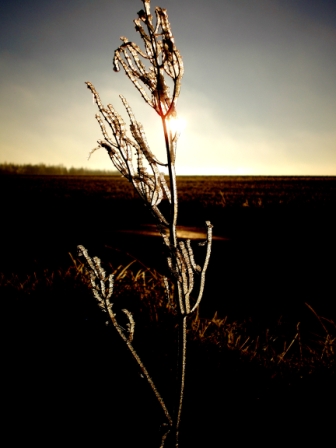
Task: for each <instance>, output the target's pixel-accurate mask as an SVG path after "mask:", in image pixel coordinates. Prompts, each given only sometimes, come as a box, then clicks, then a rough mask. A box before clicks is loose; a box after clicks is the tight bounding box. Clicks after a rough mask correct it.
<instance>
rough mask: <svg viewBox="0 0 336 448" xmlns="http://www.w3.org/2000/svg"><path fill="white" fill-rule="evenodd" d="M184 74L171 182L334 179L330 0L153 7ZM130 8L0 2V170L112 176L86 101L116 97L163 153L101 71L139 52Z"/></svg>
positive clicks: (335, 88) (133, 95)
mask: <svg viewBox="0 0 336 448" xmlns="http://www.w3.org/2000/svg"><path fill="white" fill-rule="evenodd" d="M155 6H161V7H163V8H166V9H167V12H168V16H169V20H170V23H171V26H172V31H173V35H174V38H175V43H176V46H177V48H178V49H179V51H180V53H181V55H182V58H183V62H184V67H185V74H184V77H183V79H182V88H181V94H180V98H179V100H178V107H177V112H178V115H179V117H181V118H183V119H184V120H185V123H186V126H185V129H184V130H183V132H182V135H181V137H180V140H179V144H178V148H177V160H176V170H177V174H181V175H182V174H210V175H212V174H217V175H307V176H310V175H336V2H335V0H220V1H219V0H157V1H156V0H152V2H151V7H152V12H153V14H154V7H155ZM142 8H143V5H142V2H141V1H140V0H120V1H117V0H24V1H22V0H6V1H4V0H0V95H1V101H0V163H5V162H7V163H15V164H28V163H31V164H39V163H44V164H47V165H50V164H51V165H60V164H62V165H64V166H66V167H71V166H73V167H86V168H92V169H97V168H98V169H104V170H105V169H112V168H113V166H112V164H111V161H110V159H109V158H108V155H107V154H106V152H104V150H103V149H101V150H99V151H96V152H95V153H94V154H93V155H92V157H91V159H90V160H89V161H88V160H87V157H88V154H89V152H90V150H92V149H93V148H95V147H96V146H97V140H98V139H101V138H102V136H101V132H100V128H99V126H98V123H97V122H96V120H95V118H94V116H95V114H96V112H97V106H96V105H95V104H93V101H92V95H91V93H90V92H89V90H88V89H87V88H86V86H85V84H84V82H85V81H90V82H92V83H93V84H94V86H95V87H96V89H97V91H98V92H99V94H100V97H101V99H102V102H103V104H105V105H107V104H108V103H112V104H113V106H114V107H115V108H116V109H117V110H118V111H119V112H120V113H121V114H122V115H123V117H125V119H126V117H127V115H126V114H125V113H124V109H123V105H122V103H121V101H120V99H119V94H122V95H124V96H125V97H126V98H127V100H128V102H129V104H130V105H131V107H132V108H133V110H134V113H135V116H136V118H137V120H138V121H140V122H141V123H142V124H143V125H144V128H145V131H146V135H147V138H148V141H149V144H150V146H151V150H152V152H154V154H157V155H158V156H159V157H161V158H162V157H163V155H164V145H163V144H164V140H163V133H162V129H161V122H160V118H159V116H158V115H157V114H156V113H155V112H154V111H153V110H152V109H151V108H150V106H148V105H147V104H146V103H145V102H144V101H143V100H142V98H141V97H140V94H139V92H138V91H137V90H136V89H135V87H134V86H133V85H132V83H131V82H130V80H129V79H128V78H127V77H126V76H125V74H124V73H123V72H122V71H120V72H119V73H115V72H114V71H113V70H112V58H113V54H114V50H115V49H116V48H117V47H118V46H119V45H120V43H121V41H120V40H119V38H120V36H126V37H128V38H129V39H130V40H132V41H135V42H136V43H138V44H139V45H141V39H140V37H139V36H138V34H137V33H136V32H135V30H134V24H133V19H135V18H137V12H138V11H139V10H140V9H142Z"/></svg>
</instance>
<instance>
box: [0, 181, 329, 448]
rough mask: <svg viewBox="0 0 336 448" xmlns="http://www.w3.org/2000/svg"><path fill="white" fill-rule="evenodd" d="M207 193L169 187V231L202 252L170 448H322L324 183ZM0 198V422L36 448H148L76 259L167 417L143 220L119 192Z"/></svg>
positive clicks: (124, 361)
mask: <svg viewBox="0 0 336 448" xmlns="http://www.w3.org/2000/svg"><path fill="white" fill-rule="evenodd" d="M210 180H211V179H204V178H203V179H195V178H184V179H180V186H179V191H180V217H181V221H180V224H181V225H183V226H188V225H191V223H192V224H194V223H195V222H196V224H197V225H199V226H200V227H201V225H202V222H203V221H204V220H205V219H211V221H212V222H213V224H214V226H215V228H214V235H215V237H217V239H215V241H214V247H213V254H212V260H211V266H210V268H209V273H208V278H207V286H206V287H207V290H206V296H205V297H204V299H203V302H202V306H201V309H200V314H198V315H197V316H196V317H195V318H194V319H193V320H190V321H189V340H190V341H191V342H190V345H189V348H188V349H189V364H188V367H187V376H188V383H187V384H188V387H187V390H186V399H185V409H184V412H185V415H186V416H188V418H186V419H185V421H184V423H183V428H182V433H181V446H196V447H197V446H202V447H203V446H211V447H212V446H224V445H225V441H226V440H228V438H231V440H232V438H234V440H235V442H236V445H237V446H239V445H240V444H241V443H243V442H253V441H255V442H257V443H258V444H259V446H260V445H262V446H272V444H273V443H272V440H279V439H282V440H287V439H291V440H292V441H293V442H297V443H300V444H302V443H303V441H304V440H310V438H311V437H312V436H313V435H317V436H318V437H319V441H320V442H319V443H320V446H324V444H323V441H322V439H327V438H328V436H330V435H331V434H332V431H333V426H334V423H333V422H334V417H335V408H334V403H335V398H336V397H335V386H334V384H335V349H336V348H335V337H336V328H335V323H334V322H335V319H336V314H335V292H334V290H335V286H334V279H335V275H334V272H335V261H334V255H333V254H335V249H336V237H335V234H334V229H335V218H334V216H335V213H334V211H335V198H336V194H335V190H336V180H335V178H316V179H302V178H299V179H298V178H297V179H293V178H286V179H282V180H277V179H270V178H268V179H267V178H217V179H212V182H213V184H212V185H211V184H210ZM0 182H1V203H2V208H3V211H4V213H3V218H2V227H3V229H2V235H3V238H2V240H1V254H2V256H1V261H0V262H1V283H0V288H1V289H0V290H1V309H2V313H1V316H2V317H1V319H2V327H3V329H4V330H5V338H4V339H3V341H4V350H3V354H4V356H3V361H4V362H3V365H4V368H3V373H4V376H5V379H4V380H3V381H4V387H5V388H6V394H4V395H5V396H6V397H7V399H8V402H7V401H6V402H5V408H6V414H7V418H8V420H9V421H10V422H13V421H16V422H19V424H20V427H21V428H23V427H25V434H26V440H27V441H28V440H32V441H34V442H35V444H38V443H44V444H45V445H46V446H47V445H48V444H50V440H53V441H54V440H56V439H59V440H60V441H61V440H63V441H64V440H65V439H66V440H67V441H70V440H71V441H72V442H73V443H76V445H78V444H79V443H80V442H83V441H87V440H88V438H89V437H91V436H92V437H94V443H93V445H94V446H105V444H106V443H109V444H111V445H112V446H133V445H134V446H138V445H144V444H145V446H146V447H155V448H156V447H157V446H158V440H160V437H159V433H158V432H157V428H158V427H159V424H160V422H161V421H162V419H161V415H160V409H158V408H157V404H156V402H155V400H154V398H153V400H152V402H151V401H150V400H151V398H150V395H149V394H148V390H147V385H146V384H145V382H144V380H143V379H142V378H141V376H140V374H138V373H137V372H136V371H134V368H133V367H134V366H133V365H132V360H131V359H129V356H128V353H126V352H125V350H124V347H123V346H121V343H120V342H119V340H118V338H117V337H116V335H114V333H113V329H112V328H110V326H106V325H105V320H106V319H105V316H104V314H103V313H101V312H100V310H99V309H98V307H97V305H96V303H95V300H94V298H93V297H92V294H91V292H90V290H89V288H88V284H87V283H88V282H87V281H85V282H83V281H82V278H83V275H84V270H83V265H82V262H81V260H80V259H79V258H78V257H77V252H76V246H77V244H84V245H85V246H86V247H87V248H88V249H89V251H90V253H91V254H92V255H98V256H100V257H101V258H102V260H105V267H106V270H107V271H108V272H111V271H113V272H115V276H116V286H115V293H114V297H115V304H116V309H117V310H120V309H121V308H122V307H126V308H128V309H130V310H131V311H132V312H133V314H134V316H135V322H136V332H135V335H136V336H135V341H134V345H135V346H136V348H137V349H138V351H139V353H140V354H141V355H142V357H143V359H144V362H145V364H146V365H147V367H148V370H149V371H150V372H151V373H152V375H153V378H154V379H155V381H156V383H157V384H158V388H159V389H160V391H161V393H162V395H163V396H164V397H165V398H166V399H167V401H169V397H170V394H171V391H170V390H169V387H167V384H170V383H171V381H170V379H171V377H172V376H173V375H174V374H175V372H173V371H171V370H170V369H171V366H173V365H174V361H173V362H172V359H173V360H174V356H175V352H174V351H173V347H172V344H171V338H175V337H176V335H175V330H174V319H173V317H174V310H173V309H171V308H170V307H169V305H168V304H167V303H166V302H165V300H164V287H163V282H162V274H164V273H165V265H164V254H162V253H161V247H160V246H159V243H158V241H159V240H157V239H156V238H155V237H151V236H146V234H144V235H139V234H135V233H134V231H135V230H136V229H138V228H142V229H147V228H148V224H151V222H150V219H149V218H148V214H147V210H145V209H144V207H143V205H142V204H141V202H140V201H138V200H137V198H136V197H134V194H133V192H132V190H131V189H130V188H128V185H127V183H126V181H125V180H124V179H120V178H113V181H112V180H111V179H110V178H107V179H98V178H87V179H84V178H82V179H78V178H74V177H68V178H50V177H43V176H40V177H39V176H38V177H34V178H32V177H11V176H2V177H1V178H0ZM210 185H211V186H210ZM146 225H147V227H146ZM199 250H201V248H200V249H199ZM153 257H154V259H155V260H156V263H155V265H154V264H153ZM130 263H131V264H130ZM25 423H27V425H26V426H25ZM41 428H43V431H42V430H41ZM18 436H19V434H18V433H15V432H14V433H12V435H11V437H12V440H13V444H14V441H15V439H16V437H18ZM119 440H122V442H121V443H119V442H118V441H119ZM143 441H146V443H145V442H143ZM183 443H184V444H183ZM325 446H326V445H325Z"/></svg>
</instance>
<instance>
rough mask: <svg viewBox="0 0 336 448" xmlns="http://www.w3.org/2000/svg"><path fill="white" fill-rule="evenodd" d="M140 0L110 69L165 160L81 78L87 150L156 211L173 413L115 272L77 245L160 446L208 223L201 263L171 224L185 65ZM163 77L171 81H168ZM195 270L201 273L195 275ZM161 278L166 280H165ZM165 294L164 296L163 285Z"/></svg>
mask: <svg viewBox="0 0 336 448" xmlns="http://www.w3.org/2000/svg"><path fill="white" fill-rule="evenodd" d="M142 1H143V5H144V9H143V10H141V11H139V12H138V18H137V19H135V20H134V23H135V29H136V31H137V32H139V34H140V36H141V39H142V41H143V44H144V49H141V48H140V47H139V46H138V45H137V44H135V43H133V42H130V41H129V40H128V39H127V38H126V37H121V41H122V44H121V45H120V47H118V48H117V50H115V54H114V60H113V63H114V70H115V71H119V70H120V67H122V68H123V69H124V71H125V73H126V75H127V76H128V77H129V79H130V80H131V82H132V83H133V85H134V86H135V87H136V88H137V89H138V91H139V92H140V94H141V96H142V97H143V99H144V100H145V102H146V103H147V104H148V105H149V106H151V107H152V108H153V109H154V110H155V111H156V112H157V114H158V115H159V117H160V119H161V122H162V128H163V136H164V141H165V148H166V160H164V161H160V160H158V158H157V157H156V156H155V154H154V153H153V152H152V151H151V149H150V148H149V145H148V142H147V139H146V136H145V132H144V129H143V126H142V125H141V123H140V122H138V121H137V120H136V118H135V116H134V114H133V112H132V109H131V107H130V106H129V104H128V102H127V100H126V99H125V98H124V97H123V96H121V95H120V98H121V101H122V103H123V105H124V107H125V109H126V112H127V114H128V117H129V120H130V133H131V136H129V135H128V134H127V132H126V125H125V122H124V120H123V119H122V117H121V115H120V114H119V113H118V112H117V111H116V110H115V109H114V107H113V106H112V105H111V104H108V105H107V106H104V105H103V103H102V101H101V99H100V97H99V94H98V92H97V90H96V89H95V87H94V86H93V84H92V83H90V82H87V83H86V84H87V87H88V88H89V89H90V90H91V92H92V94H93V98H94V101H95V102H96V104H97V106H98V109H99V112H100V113H99V114H97V115H96V119H97V121H98V123H99V125H100V128H101V131H102V134H103V137H104V138H103V139H102V140H98V147H97V148H95V149H94V150H92V151H91V152H90V156H91V154H92V153H93V152H94V151H95V150H97V149H99V148H104V149H105V150H106V151H107V153H108V155H109V157H110V159H111V161H112V163H113V165H114V166H115V167H116V168H117V169H118V170H119V172H120V173H121V174H122V175H123V176H124V177H125V178H126V179H127V180H128V181H129V182H131V183H132V184H133V186H134V188H135V190H136V191H137V192H138V194H139V195H140V197H141V198H142V199H143V201H144V203H145V204H146V205H147V207H148V209H149V210H150V212H151V213H152V215H153V216H154V218H155V222H156V224H157V228H158V231H159V232H160V234H161V236H162V241H163V244H164V245H165V247H166V253H167V263H168V267H169V271H170V274H171V275H170V277H171V281H172V284H173V291H172V294H173V296H174V304H175V307H176V309H177V316H178V325H179V347H178V371H179V378H178V381H177V383H178V384H177V387H178V393H177V397H178V398H177V400H176V406H175V408H174V409H173V410H172V412H171V413H170V412H169V411H168V409H167V407H166V405H165V403H164V401H163V399H162V397H161V395H160V394H159V393H158V391H157V389H156V387H155V385H154V383H153V381H152V379H151V377H150V375H149V374H148V372H147V370H146V369H145V367H144V365H143V364H142V362H141V360H140V357H139V356H138V354H137V353H136V352H135V350H134V348H133V346H132V338H133V333H134V320H133V317H132V315H131V313H130V312H129V311H127V310H123V312H124V313H125V314H126V316H127V318H128V320H129V325H128V327H129V329H128V333H127V334H125V333H124V332H123V331H122V330H121V329H120V326H119V325H118V322H117V320H116V315H115V314H114V312H113V303H112V301H111V297H112V286H113V278H112V277H111V276H110V277H108V280H107V279H106V276H105V272H104V271H103V269H102V268H101V266H100V261H99V259H98V258H93V259H91V258H90V257H89V255H88V253H87V251H86V249H85V248H84V247H83V246H79V250H80V252H81V253H82V254H83V255H84V256H85V259H86V262H87V267H88V270H89V272H90V275H91V283H92V288H93V293H94V296H95V297H96V299H97V300H98V303H99V305H100V307H101V308H102V309H103V310H104V311H106V312H107V313H108V315H109V317H110V320H111V321H112V323H113V325H114V328H115V329H116V330H117V332H118V334H119V335H120V337H121V338H122V339H123V340H124V341H125V344H126V345H127V347H128V349H129V350H130V351H131V353H132V355H133V357H134V358H135V360H136V361H137V363H138V365H139V366H140V368H141V370H142V371H143V373H144V376H145V377H146V379H147V381H148V382H149V384H150V386H151V388H152V390H153V392H154V393H155V395H156V397H157V399H158V401H159V403H160V405H161V408H162V409H163V411H164V414H165V416H166V420H167V421H166V426H167V431H166V433H165V435H164V436H163V439H162V444H161V446H164V443H165V440H166V438H167V435H168V434H169V433H172V434H173V436H174V437H172V438H171V439H170V440H173V439H174V444H175V446H176V447H177V446H178V438H179V428H180V422H181V412H182V402H183V395H184V385H185V369H186V348H187V317H188V316H189V315H190V314H191V313H193V312H194V311H195V310H196V309H197V308H198V306H199V304H200V301H201V299H202V295H203V290H204V282H205V273H206V270H207V267H208V263H209V258H210V252H211V243H212V225H211V223H210V222H209V221H206V223H205V224H206V240H205V241H204V242H203V243H199V244H200V245H201V246H204V247H205V256H204V261H203V265H202V266H200V265H198V264H196V262H195V259H194V254H193V249H192V247H191V243H190V240H185V241H183V240H180V239H178V237H177V230H176V225H177V216H178V197H177V187H176V171H175V162H176V149H177V142H178V138H179V132H178V130H176V126H175V125H174V121H176V120H177V110H176V106H177V99H178V97H179V94H180V89H181V79H182V76H183V72H184V68H183V62H182V58H181V55H180V53H179V51H178V49H177V48H176V45H175V40H174V37H173V34H172V32H171V26H170V23H169V20H168V15H167V11H166V10H165V9H163V8H159V7H156V8H155V15H156V24H155V26H154V24H153V17H152V15H151V13H150V0H142ZM145 63H146V64H147V65H149V68H146V65H145ZM169 78H170V80H169ZM169 83H170V84H171V85H172V88H170V87H169ZM106 124H107V125H108V126H109V128H110V133H109V132H108V131H107V129H106ZM167 178H168V182H167ZM162 201H166V202H167V201H168V203H169V207H168V209H169V214H168V216H167V215H165V214H164V212H163V211H162V210H161V209H160V204H161V203H162ZM197 276H198V277H199V279H198V280H197V281H195V280H196V277H197ZM106 282H107V283H108V284H107V283H106ZM166 284H167V287H168V285H169V283H168V281H167V282H166ZM196 285H197V287H196ZM167 293H168V294H167V295H168V296H169V295H170V292H169V290H168V291H167Z"/></svg>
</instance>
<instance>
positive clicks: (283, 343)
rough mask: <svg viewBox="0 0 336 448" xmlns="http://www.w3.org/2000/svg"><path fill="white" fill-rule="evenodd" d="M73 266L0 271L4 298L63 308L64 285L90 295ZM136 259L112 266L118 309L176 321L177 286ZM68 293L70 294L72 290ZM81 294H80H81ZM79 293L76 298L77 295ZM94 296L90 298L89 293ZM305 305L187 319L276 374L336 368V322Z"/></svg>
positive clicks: (81, 270) (221, 349)
mask: <svg viewBox="0 0 336 448" xmlns="http://www.w3.org/2000/svg"><path fill="white" fill-rule="evenodd" d="M71 258H72V264H71V265H70V266H69V267H68V268H65V269H64V268H63V269H58V270H54V271H51V270H48V269H44V270H41V271H40V272H39V273H37V272H35V273H32V274H30V275H17V274H15V273H13V274H11V275H5V274H3V273H1V274H0V288H1V291H2V297H3V303H4V301H6V298H7V302H8V300H9V301H11V302H16V301H18V300H19V301H21V302H22V300H23V301H24V302H32V304H33V303H34V300H35V299H36V297H39V299H38V300H39V301H41V296H43V297H44V299H43V300H44V301H45V302H47V301H48V298H49V300H51V298H53V299H52V300H55V297H58V303H57V304H55V305H57V307H58V308H59V307H63V308H64V313H66V308H67V307H68V306H69V304H68V303H65V301H62V295H63V293H64V291H66V290H68V291H70V295H72V296H73V297H78V296H80V295H81V296H82V295H83V294H84V295H85V290H86V291H87V289H86V288H87V287H88V286H89V283H90V282H89V279H87V280H86V282H87V284H83V275H84V277H85V266H84V264H83V263H82V262H81V261H79V259H76V258H74V257H72V256H71ZM139 263H140V262H139V261H138V260H132V261H131V262H130V263H129V264H128V265H126V266H122V265H120V266H118V267H117V268H114V267H113V266H112V265H110V266H109V267H108V268H109V270H110V271H112V272H113V273H114V275H115V289H114V295H113V300H114V302H115V306H116V309H117V310H118V309H121V308H122V307H124V306H125V305H126V306H127V307H128V308H130V309H131V310H132V312H133V313H134V316H135V318H136V322H137V323H141V325H138V332H140V333H138V334H139V336H138V337H139V338H141V331H140V326H144V328H145V329H148V328H151V331H154V332H160V331H161V332H163V331H166V329H167V327H169V326H170V325H174V322H175V321H174V316H175V315H176V311H175V309H174V307H173V304H172V300H170V299H171V298H172V297H171V295H172V294H173V291H172V287H171V288H170V297H168V296H167V290H166V284H165V279H164V277H163V276H162V275H161V274H159V273H158V272H157V271H155V270H153V269H149V268H147V267H145V266H144V265H141V264H140V268H139ZM66 297H69V293H68V294H67V296H66ZM78 299H79V297H78ZM78 299H76V300H78ZM90 300H91V299H90ZM304 308H305V309H302V319H301V321H300V322H297V323H296V324H291V323H289V322H288V319H287V320H286V316H282V317H280V318H279V319H278V320H277V321H276V322H274V324H273V325H270V326H269V327H268V328H264V329H260V327H257V326H256V325H254V322H253V320H252V319H248V320H242V321H238V320H234V321H233V320H230V317H229V316H224V317H220V316H219V315H218V314H217V313H215V314H214V315H213V317H212V318H206V317H202V316H201V315H200V313H199V312H197V314H195V315H194V316H192V317H191V318H190V319H189V322H188V333H189V338H190V340H192V341H198V342H201V343H202V344H204V345H205V344H211V345H212V346H213V347H216V352H217V353H218V356H221V355H223V356H225V352H227V351H234V352H236V353H237V354H239V357H240V358H241V359H242V360H245V361H249V362H251V363H257V364H258V365H259V366H263V367H264V368H265V369H268V370H270V372H271V374H272V375H280V376H281V375H284V374H291V375H292V374H293V375H298V376H302V375H309V374H312V373H314V372H315V371H316V370H320V369H323V370H326V371H328V372H329V373H331V372H334V370H335V351H336V325H335V322H334V321H333V320H332V319H328V318H327V317H322V316H319V315H318V314H317V312H316V311H315V310H314V309H313V308H312V307H311V306H310V305H309V304H308V303H306V304H305V307H304Z"/></svg>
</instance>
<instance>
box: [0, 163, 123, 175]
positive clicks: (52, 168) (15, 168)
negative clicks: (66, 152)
mask: <svg viewBox="0 0 336 448" xmlns="http://www.w3.org/2000/svg"><path fill="white" fill-rule="evenodd" d="M0 174H23V175H44V174H45V175H52V176H114V175H116V174H118V172H117V171H108V170H92V169H88V168H73V167H71V168H66V167H65V166H63V165H45V164H44V163H40V164H38V165H31V164H28V165H16V164H14V163H1V164H0Z"/></svg>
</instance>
